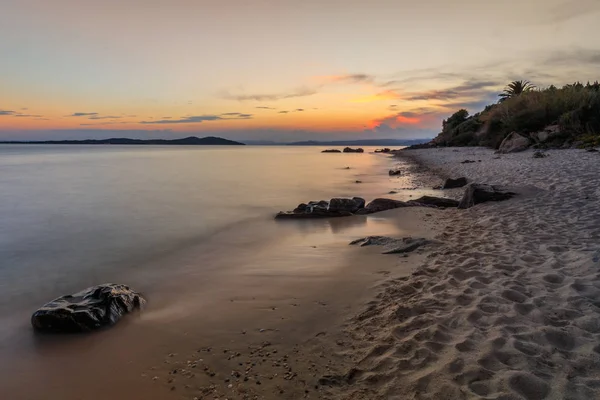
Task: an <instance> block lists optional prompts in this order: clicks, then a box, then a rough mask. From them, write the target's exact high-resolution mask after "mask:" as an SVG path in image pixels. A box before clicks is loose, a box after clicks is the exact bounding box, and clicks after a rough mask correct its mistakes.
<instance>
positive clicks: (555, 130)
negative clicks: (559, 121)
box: [531, 125, 561, 143]
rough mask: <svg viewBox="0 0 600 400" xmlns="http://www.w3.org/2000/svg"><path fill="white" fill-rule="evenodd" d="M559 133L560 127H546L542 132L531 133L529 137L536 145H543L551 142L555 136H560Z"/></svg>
mask: <svg viewBox="0 0 600 400" xmlns="http://www.w3.org/2000/svg"><path fill="white" fill-rule="evenodd" d="M560 133H561V132H560V126H558V125H548V126H547V127H545V128H544V130H543V131H540V132H535V133H532V134H531V137H532V138H533V140H535V141H537V142H538V143H545V142H547V141H552V140H553V139H554V138H556V137H557V136H560Z"/></svg>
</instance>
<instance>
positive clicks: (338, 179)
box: [0, 145, 407, 380]
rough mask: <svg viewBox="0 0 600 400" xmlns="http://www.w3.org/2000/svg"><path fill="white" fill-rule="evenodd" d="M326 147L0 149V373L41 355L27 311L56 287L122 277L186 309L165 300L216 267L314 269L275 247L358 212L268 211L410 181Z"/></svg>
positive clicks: (326, 233)
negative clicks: (293, 216) (284, 217)
mask: <svg viewBox="0 0 600 400" xmlns="http://www.w3.org/2000/svg"><path fill="white" fill-rule="evenodd" d="M323 149H324V148H320V147H292V146H265V147H260V146H115V145H91V146H87V145H0V373H2V374H4V373H5V372H6V371H7V370H10V369H11V368H14V365H15V364H14V362H13V360H15V359H16V358H19V359H21V360H30V364H31V365H41V364H40V358H39V357H40V351H42V352H43V351H44V347H43V346H47V344H43V346H42V347H40V342H39V341H38V340H37V339H36V338H35V335H34V334H33V333H32V329H31V325H30V316H31V314H32V313H33V312H34V311H35V310H36V309H37V308H38V307H40V306H42V305H43V304H44V303H46V302H48V301H50V300H52V299H54V298H56V297H58V296H61V295H64V294H70V293H75V292H78V291H80V290H82V289H85V288H87V287H89V286H92V285H96V284H100V283H106V282H114V283H125V284H128V285H130V286H131V287H133V288H134V289H136V290H138V291H140V292H142V293H143V294H144V296H145V297H146V298H147V299H148V302H149V308H151V309H154V310H155V311H156V310H157V309H162V310H163V311H164V314H169V315H170V316H173V315H174V314H177V313H182V315H181V318H187V317H188V316H186V315H185V311H182V310H183V309H185V307H180V306H175V305H177V304H182V302H181V301H182V298H187V299H189V298H190V293H200V292H202V293H210V291H211V290H212V291H217V290H218V289H219V285H226V284H227V283H226V282H227V281H226V280H219V279H214V276H217V275H219V273H221V274H222V273H223V271H229V270H232V269H239V270H244V269H249V268H253V269H255V270H259V271H261V273H270V274H277V273H278V272H281V271H283V270H286V271H291V270H295V269H303V270H310V268H312V266H311V265H312V264H311V263H310V262H307V259H306V257H304V258H302V256H303V253H305V252H306V251H305V250H303V249H302V248H300V247H298V248H297V249H296V248H294V247H293V246H292V247H289V246H288V248H287V250H285V254H283V253H282V250H281V249H282V247H281V246H279V244H280V243H283V242H285V241H288V242H290V241H292V242H294V241H296V242H300V241H303V240H308V239H306V238H310V240H311V241H312V242H311V243H314V244H320V243H321V242H323V241H331V240H333V239H332V237H334V236H335V234H336V233H341V234H342V235H344V234H346V235H348V237H350V236H351V235H350V233H349V232H353V231H352V229H358V228H360V229H363V230H364V225H365V224H367V222H366V221H367V219H366V218H364V217H363V218H357V219H354V218H351V219H346V220H347V221H353V222H343V223H342V222H339V221H332V220H321V221H275V220H274V218H273V217H274V215H275V214H276V213H277V212H278V211H281V210H291V209H293V208H295V207H296V206H297V205H298V204H299V203H302V202H307V201H310V200H322V199H325V200H328V199H330V198H332V197H353V196H360V197H363V198H365V199H366V200H367V201H369V200H372V199H373V198H376V197H381V196H384V195H387V193H388V192H389V191H390V190H393V189H397V190H402V189H403V186H406V185H407V182H404V181H402V178H399V177H389V176H388V174H387V171H388V170H389V169H390V167H391V166H392V165H393V163H394V161H393V160H392V158H391V156H390V155H387V154H377V153H375V152H374V150H375V148H365V152H364V153H342V154H339V153H333V154H332V153H321V150H323ZM388 196H389V195H388ZM374 220H375V221H376V219H374ZM344 232H345V233H344ZM336 240H339V238H338V239H336ZM344 240H345V238H344ZM346 243H347V242H346ZM315 247H316V246H315ZM299 260H300V261H299ZM227 276H234V275H227ZM228 279H229V278H228ZM220 282H221V283H220ZM215 293H216V292H215ZM203 301H205V298H204V297H203V298H198V299H196V300H195V302H196V303H201V302H203ZM188 313H189V314H191V313H192V311H189V310H188ZM149 315H151V314H149ZM24 365H25V366H24V367H23V371H22V378H23V379H24V380H26V378H27V374H28V371H29V370H30V368H31V367H30V366H27V363H25V364H24Z"/></svg>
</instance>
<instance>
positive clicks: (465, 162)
mask: <svg viewBox="0 0 600 400" xmlns="http://www.w3.org/2000/svg"><path fill="white" fill-rule="evenodd" d="M474 162H475V160H465V161H461V162H460V163H461V164H471V163H474Z"/></svg>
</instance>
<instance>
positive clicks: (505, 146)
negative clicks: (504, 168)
mask: <svg viewBox="0 0 600 400" xmlns="http://www.w3.org/2000/svg"><path fill="white" fill-rule="evenodd" d="M529 145H530V143H529V139H527V138H526V137H525V136H521V135H519V134H518V133H517V132H512V133H510V134H509V135H508V136H507V137H505V138H504V140H503V141H502V143H501V144H500V148H499V149H498V152H499V153H504V154H505V153H516V152H519V151H523V150H526V149H527V148H528V147H529Z"/></svg>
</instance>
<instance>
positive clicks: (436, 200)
mask: <svg viewBox="0 0 600 400" xmlns="http://www.w3.org/2000/svg"><path fill="white" fill-rule="evenodd" d="M408 203H409V204H412V205H415V206H433V207H444V208H446V207H458V201H457V200H453V199H446V198H444V197H434V196H422V197H419V198H418V199H416V200H409V201H408Z"/></svg>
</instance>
